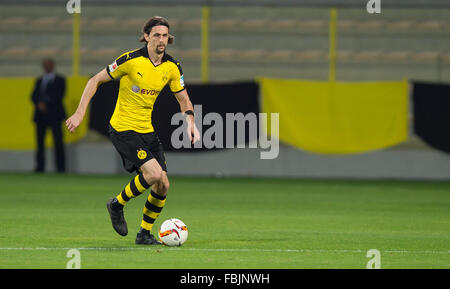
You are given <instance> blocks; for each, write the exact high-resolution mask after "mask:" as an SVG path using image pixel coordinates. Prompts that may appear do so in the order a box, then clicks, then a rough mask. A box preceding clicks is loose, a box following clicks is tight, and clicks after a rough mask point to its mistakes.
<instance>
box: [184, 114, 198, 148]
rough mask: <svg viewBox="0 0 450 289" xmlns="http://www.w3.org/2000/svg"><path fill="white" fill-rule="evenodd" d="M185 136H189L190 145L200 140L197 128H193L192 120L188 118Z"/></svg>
mask: <svg viewBox="0 0 450 289" xmlns="http://www.w3.org/2000/svg"><path fill="white" fill-rule="evenodd" d="M187 134H188V136H189V141H190V142H191V143H192V144H194V143H196V142H197V141H199V140H200V132H199V131H198V129H197V126H195V122H194V118H190V117H188V127H187Z"/></svg>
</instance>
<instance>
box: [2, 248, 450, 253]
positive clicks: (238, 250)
mask: <svg viewBox="0 0 450 289" xmlns="http://www.w3.org/2000/svg"><path fill="white" fill-rule="evenodd" d="M70 249H77V250H80V251H82V250H83V251H156V250H164V251H197V252H202V251H203V252H265V253H355V254H356V253H366V252H367V250H338V249H336V250H328V249H257V248H255V249H227V248H223V249H221V248H183V247H181V248H180V247H171V248H169V247H141V248H138V247H129V248H127V247H81V248H63V247H61V248H60V247H36V248H31V247H25V248H20V247H3V248H2V247H0V251H52V250H64V251H67V250H70ZM380 253H396V254H449V253H450V250H449V251H433V250H425V251H415V250H381V251H380Z"/></svg>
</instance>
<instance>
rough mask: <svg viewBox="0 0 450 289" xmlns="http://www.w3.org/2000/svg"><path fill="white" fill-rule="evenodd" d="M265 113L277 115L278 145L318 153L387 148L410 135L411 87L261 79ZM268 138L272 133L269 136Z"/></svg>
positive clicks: (400, 82)
mask: <svg viewBox="0 0 450 289" xmlns="http://www.w3.org/2000/svg"><path fill="white" fill-rule="evenodd" d="M259 82H260V85H261V92H262V99H261V100H262V101H261V110H262V112H265V113H268V114H269V115H270V113H279V120H280V127H279V137H280V140H281V141H283V142H285V143H287V144H290V145H292V146H295V147H298V148H300V149H303V150H307V151H310V152H314V153H322V154H352V153H363V152H367V151H371V150H377V149H383V148H386V147H390V146H393V145H396V144H398V143H401V142H403V141H405V140H406V139H407V136H408V124H407V120H408V83H407V81H406V80H405V81H399V82H320V81H303V80H283V79H268V78H261V79H259ZM268 133H269V134H270V131H268Z"/></svg>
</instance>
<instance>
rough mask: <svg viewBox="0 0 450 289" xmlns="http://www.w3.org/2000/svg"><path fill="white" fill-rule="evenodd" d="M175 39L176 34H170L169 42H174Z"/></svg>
mask: <svg viewBox="0 0 450 289" xmlns="http://www.w3.org/2000/svg"><path fill="white" fill-rule="evenodd" d="M174 40H175V36H173V35H171V34H169V41H168V43H169V44H172V43H173V41H174Z"/></svg>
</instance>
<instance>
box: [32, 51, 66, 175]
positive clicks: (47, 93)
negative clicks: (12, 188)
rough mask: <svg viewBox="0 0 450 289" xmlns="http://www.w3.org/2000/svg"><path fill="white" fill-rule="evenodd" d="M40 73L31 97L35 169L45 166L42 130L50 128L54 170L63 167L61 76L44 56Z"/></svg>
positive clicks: (62, 93) (41, 169)
mask: <svg viewBox="0 0 450 289" xmlns="http://www.w3.org/2000/svg"><path fill="white" fill-rule="evenodd" d="M42 67H43V68H44V75H43V76H42V77H40V78H38V79H37V80H36V83H35V86H34V90H33V94H32V96H31V99H32V101H33V103H34V107H35V111H34V118H33V120H34V122H35V123H36V139H37V151H36V168H35V171H36V172H43V171H44V170H45V146H44V140H45V133H46V131H47V128H51V130H52V133H53V140H54V144H55V160H56V169H57V170H58V172H64V171H65V170H66V164H65V163H66V162H65V153H64V143H63V135H62V129H61V122H62V121H63V120H64V119H65V118H66V113H65V110H64V107H63V103H62V99H63V97H64V94H65V89H66V80H65V78H64V76H61V75H58V74H56V73H55V72H54V68H55V63H54V61H53V60H52V59H50V58H46V59H44V60H43V61H42Z"/></svg>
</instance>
